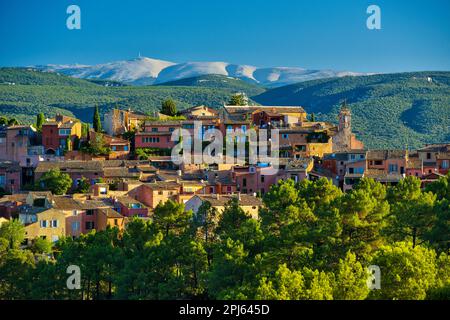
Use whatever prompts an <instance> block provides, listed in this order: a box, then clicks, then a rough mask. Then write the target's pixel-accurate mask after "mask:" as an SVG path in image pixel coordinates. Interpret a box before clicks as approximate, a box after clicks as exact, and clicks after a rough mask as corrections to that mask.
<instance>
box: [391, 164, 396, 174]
mask: <svg viewBox="0 0 450 320" xmlns="http://www.w3.org/2000/svg"><path fill="white" fill-rule="evenodd" d="M391 172H398V166H397V165H396V164H390V165H389V173H391Z"/></svg>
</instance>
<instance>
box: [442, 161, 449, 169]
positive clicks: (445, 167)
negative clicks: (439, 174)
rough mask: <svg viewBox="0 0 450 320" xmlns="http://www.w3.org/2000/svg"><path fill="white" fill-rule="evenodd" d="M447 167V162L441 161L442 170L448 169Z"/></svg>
mask: <svg viewBox="0 0 450 320" xmlns="http://www.w3.org/2000/svg"><path fill="white" fill-rule="evenodd" d="M448 167H449V161H448V160H442V169H448Z"/></svg>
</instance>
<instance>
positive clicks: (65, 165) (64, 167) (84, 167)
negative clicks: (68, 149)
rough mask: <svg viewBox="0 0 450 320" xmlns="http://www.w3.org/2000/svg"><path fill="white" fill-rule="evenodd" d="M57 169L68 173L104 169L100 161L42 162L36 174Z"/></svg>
mask: <svg viewBox="0 0 450 320" xmlns="http://www.w3.org/2000/svg"><path fill="white" fill-rule="evenodd" d="M56 168H59V169H60V170H61V171H67V172H101V171H102V168H103V167H102V163H101V162H100V161H76V160H66V161H41V162H39V163H38V165H37V167H36V170H35V172H42V173H44V172H47V171H49V170H51V169H56Z"/></svg>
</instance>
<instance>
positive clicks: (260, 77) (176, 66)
mask: <svg viewBox="0 0 450 320" xmlns="http://www.w3.org/2000/svg"><path fill="white" fill-rule="evenodd" d="M35 68H38V69H40V70H45V71H49V72H58V73H62V74H66V75H69V76H72V77H76V78H83V79H102V80H114V81H120V82H124V83H128V84H134V85H149V84H158V83H164V82H169V81H175V80H180V79H184V78H191V77H196V76H201V75H208V74H219V75H224V76H229V77H233V78H238V79H242V80H244V81H248V82H252V83H257V84H260V85H263V86H270V87H278V86H283V85H287V84H292V83H297V82H302V81H307V80H314V79H321V78H330V77H343V76H348V75H362V73H356V72H348V71H342V72H341V71H333V70H308V69H303V68H297V67H274V68H258V67H255V66H250V65H237V64H230V63H227V62H184V63H174V62H170V61H164V60H158V59H151V58H146V57H139V58H136V59H132V60H124V61H116V62H110V63H105V64H98V65H93V66H89V65H80V64H75V65H53V64H51V65H44V66H42V65H40V66H35Z"/></svg>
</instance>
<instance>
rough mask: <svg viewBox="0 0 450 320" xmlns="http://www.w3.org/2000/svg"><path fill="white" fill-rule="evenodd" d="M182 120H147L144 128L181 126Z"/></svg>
mask: <svg viewBox="0 0 450 320" xmlns="http://www.w3.org/2000/svg"><path fill="white" fill-rule="evenodd" d="M181 124H182V121H181V120H167V121H164V120H147V121H145V124H144V126H146V127H153V126H154V127H157V126H158V127H165V126H181Z"/></svg>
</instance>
